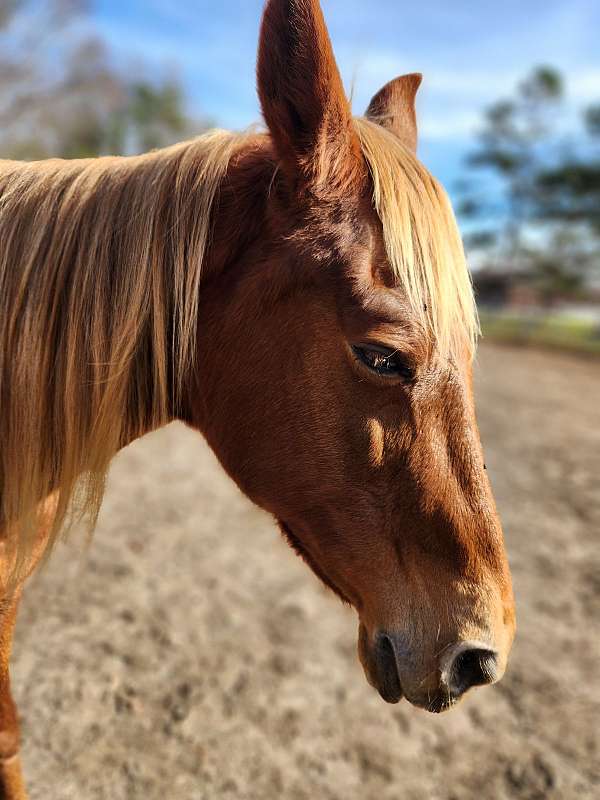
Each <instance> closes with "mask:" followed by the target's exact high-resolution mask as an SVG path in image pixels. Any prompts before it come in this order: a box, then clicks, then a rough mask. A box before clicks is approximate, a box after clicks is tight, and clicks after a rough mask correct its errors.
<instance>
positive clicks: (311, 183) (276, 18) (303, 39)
mask: <svg viewBox="0 0 600 800" xmlns="http://www.w3.org/2000/svg"><path fill="white" fill-rule="evenodd" d="M257 78H258V94H259V97H260V102H261V106H262V111H263V115H264V118H265V121H266V123H267V125H268V127H269V132H270V133H271V136H272V138H273V142H274V144H275V147H276V149H277V152H278V155H279V157H280V158H281V161H282V166H283V169H284V171H285V173H286V174H287V177H288V179H289V180H290V182H291V183H292V184H293V185H294V186H296V187H298V188H302V187H304V188H309V189H310V190H311V191H327V192H331V191H336V190H337V191H338V192H341V191H343V190H344V189H347V188H348V186H349V184H350V183H351V182H352V181H353V179H354V178H355V177H357V176H358V174H359V173H360V171H361V168H363V167H364V162H363V160H362V158H361V154H360V143H359V141H358V136H357V134H356V132H355V130H354V126H353V122H352V112H351V109H350V103H349V102H348V98H347V97H346V93H345V91H344V87H343V84H342V79H341V77H340V73H339V70H338V67H337V64H336V61H335V57H334V55H333V49H332V47H331V41H330V39H329V34H328V32H327V28H326V25H325V20H324V18H323V12H322V11H321V6H320V3H319V0H268V2H267V4H266V7H265V12H264V15H263V20H262V26H261V31H260V42H259V48H258V64H257Z"/></svg>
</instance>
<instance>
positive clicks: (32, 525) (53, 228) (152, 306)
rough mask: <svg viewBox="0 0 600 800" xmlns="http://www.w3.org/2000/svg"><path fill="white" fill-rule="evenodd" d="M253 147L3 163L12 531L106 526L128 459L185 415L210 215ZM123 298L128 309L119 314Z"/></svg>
mask: <svg viewBox="0 0 600 800" xmlns="http://www.w3.org/2000/svg"><path fill="white" fill-rule="evenodd" d="M247 138H248V137H247V136H245V135H240V134H231V133H227V132H224V131H215V132H212V133H209V134H207V135H205V136H202V137H200V138H199V139H196V140H194V141H192V142H186V143H183V144H180V145H176V146H174V147H171V148H168V149H166V150H162V151H158V152H155V153H150V154H147V155H144V156H139V157H133V158H100V159H90V160H85V161H62V160H50V161H44V162H37V163H30V164H23V163H17V162H10V161H8V162H7V161H4V162H2V161H0V297H1V298H2V309H1V313H0V408H1V413H0V534H1V532H2V529H3V528H6V527H7V526H8V527H9V529H10V527H11V525H14V524H16V523H17V521H18V527H19V530H18V535H17V536H15V537H11V538H14V539H15V540H16V542H15V548H16V556H15V558H16V573H17V574H19V573H20V572H22V571H23V570H24V569H26V564H25V559H26V557H27V555H28V554H29V552H30V551H31V550H32V548H33V547H34V546H35V538H36V535H37V528H38V523H39V518H38V510H37V509H38V506H39V504H40V501H42V500H43V499H44V498H46V497H47V496H48V495H50V494H51V493H52V492H56V491H57V490H59V491H58V492H57V508H56V514H55V517H54V522H53V524H52V532H51V535H50V537H49V545H48V548H47V551H48V552H49V551H50V549H51V546H52V543H53V541H54V540H55V538H56V535H57V533H58V532H59V530H61V529H64V528H67V527H69V526H70V525H71V524H72V523H73V522H75V521H78V520H80V519H81V518H82V517H83V516H85V517H86V518H87V521H88V522H89V525H90V527H92V526H93V524H94V522H95V519H96V517H97V513H98V510H99V506H100V502H101V499H102V494H103V490H104V482H105V475H106V471H107V469H108V464H109V462H110V460H111V459H112V457H113V456H114V454H115V453H116V452H117V450H118V449H119V448H120V447H122V446H123V445H124V444H127V443H128V442H130V441H131V440H133V439H134V438H136V437H137V436H139V435H141V434H142V433H144V432H146V431H148V430H150V429H152V428H155V427H157V426H159V425H161V424H164V423H165V422H167V421H168V420H169V419H171V418H172V416H173V414H174V412H176V410H177V406H178V402H179V390H180V389H181V387H182V380H183V376H184V375H185V374H186V373H187V372H188V368H189V366H190V364H191V361H192V359H193V358H194V354H195V336H196V329H197V313H198V287H199V283H200V276H201V270H202V265H203V262H204V260H205V255H206V252H207V247H208V245H209V225H210V218H211V209H212V207H213V203H214V200H215V197H216V195H217V192H218V189H219V185H220V183H221V180H222V178H223V176H224V174H225V172H226V170H227V166H228V164H229V162H230V159H231V157H232V155H233V154H234V153H235V152H236V151H237V150H238V148H240V147H242V146H243V144H244V142H245V141H246V139H247ZM117 300H118V302H117Z"/></svg>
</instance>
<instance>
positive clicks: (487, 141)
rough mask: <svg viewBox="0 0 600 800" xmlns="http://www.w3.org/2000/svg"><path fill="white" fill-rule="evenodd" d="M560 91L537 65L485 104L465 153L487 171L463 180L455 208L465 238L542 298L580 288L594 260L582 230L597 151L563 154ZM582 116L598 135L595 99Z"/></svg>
mask: <svg viewBox="0 0 600 800" xmlns="http://www.w3.org/2000/svg"><path fill="white" fill-rule="evenodd" d="M563 96H564V90H563V81H562V77H561V75H560V74H559V73H558V72H557V71H556V70H554V69H553V68H551V67H538V68H537V69H535V70H533V72H532V73H531V74H530V75H529V76H528V77H527V78H526V80H524V81H523V82H522V83H521V84H519V86H518V87H517V89H516V91H515V95H514V97H512V98H509V99H503V100H500V101H498V102H496V103H494V104H493V105H492V106H490V107H489V108H488V109H487V111H486V112H485V117H484V125H483V128H482V130H481V132H480V133H479V136H478V142H477V147H476V148H475V150H474V151H473V152H472V153H471V154H470V155H469V156H468V159H467V164H468V166H469V167H470V168H471V169H475V170H482V169H485V170H486V171H487V181H486V182H484V183H483V186H482V185H481V184H480V185H479V186H478V185H477V183H474V182H473V180H471V181H464V182H463V191H462V195H463V201H462V204H461V207H460V208H459V213H461V214H462V216H463V217H465V218H466V219H468V220H470V221H471V224H472V225H473V230H472V232H471V234H470V235H469V236H468V237H467V238H466V244H467V246H468V247H469V246H470V247H472V248H477V249H478V250H479V252H480V253H483V254H484V258H485V259H486V260H487V261H488V263H489V261H490V260H491V259H493V260H495V262H496V264H499V265H500V266H501V268H503V269H506V270H512V271H515V272H518V273H520V274H526V275H528V276H529V278H530V280H531V281H532V282H533V283H534V284H535V285H536V286H537V287H538V289H539V291H540V294H541V296H542V297H543V298H544V299H545V300H546V301H547V302H552V300H553V297H554V296H556V295H561V296H562V295H564V294H568V293H571V294H572V293H575V292H577V291H579V290H580V289H581V287H582V286H583V285H584V283H585V281H586V278H587V276H588V275H589V274H590V271H591V270H592V269H593V265H594V263H595V262H596V260H597V253H596V247H595V244H594V241H593V237H592V236H591V235H590V232H591V230H592V228H595V230H596V231H597V232H598V233H600V203H599V201H600V159H598V158H596V159H592V160H590V158H589V152H586V154H585V158H584V157H583V156H582V157H580V158H578V159H573V158H572V157H569V156H567V155H565V153H567V152H569V151H572V148H570V149H569V150H567V149H565V147H564V142H562V141H561V138H560V136H559V134H558V133H557V132H556V126H555V123H556V121H557V113H558V111H559V110H560V109H561V104H562V100H563ZM585 119H586V124H587V129H588V132H589V135H590V136H591V137H592V138H593V137H596V138H597V140H599V141H600V106H594V107H592V108H590V109H588V110H587V112H586V114H585ZM495 187H497V188H498V189H499V192H496V193H494V191H493V189H494V188H495ZM486 191H487V192H489V194H490V196H492V197H493V198H494V199H495V202H494V201H490V199H489V198H488V197H487V196H486V194H485V193H486ZM478 223H479V227H478Z"/></svg>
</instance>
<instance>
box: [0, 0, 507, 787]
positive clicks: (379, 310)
mask: <svg viewBox="0 0 600 800" xmlns="http://www.w3.org/2000/svg"><path fill="white" fill-rule="evenodd" d="M420 82H421V76H420V75H418V74H410V75H403V76H401V77H398V78H395V79H394V80H392V81H391V82H390V83H388V84H386V85H385V86H384V87H383V88H382V89H381V90H380V91H379V92H378V93H377V94H376V95H375V96H374V98H373V99H372V101H371V103H370V104H369V107H368V109H367V111H366V113H365V115H364V116H362V117H354V116H353V114H352V111H351V108H350V103H349V101H348V99H347V96H346V94H345V91H344V88H343V84H342V80H341V78H340V73H339V70H338V67H337V65H336V61H335V58H334V54H333V50H332V45H331V41H330V38H329V35H328V32H327V28H326V25H325V21H324V17H323V13H322V10H321V7H320V4H319V2H318V0H268V2H267V3H266V6H265V9H264V12H263V19H262V27H261V32H260V41H259V49H258V66H257V85H258V94H259V98H260V103H261V108H262V113H263V116H264V120H265V123H266V126H265V128H266V129H265V130H263V131H253V132H246V133H230V132H226V131H213V132H210V133H208V134H205V135H203V136H201V137H199V138H197V139H194V140H191V141H187V142H184V143H181V144H178V145H175V146H173V147H170V148H167V149H163V150H159V151H155V152H151V153H148V154H145V155H141V156H133V157H123V158H120V157H119V158H117V157H102V158H98V159H89V160H74V161H62V160H48V161H43V162H38V163H17V162H11V161H8V162H6V161H5V162H0V287H1V292H0V297H1V298H2V301H1V302H2V314H1V316H0V404H1V409H2V411H1V413H0V503H1V505H0V529H1V530H2V537H1V540H0V541H1V542H2V551H1V555H2V561H1V563H2V569H1V570H0V576H1V581H2V595H3V600H2V603H1V606H0V610H1V613H0V629H1V635H0V774H1V782H2V789H3V791H4V796H5V797H7V798H9V799H10V800H18V799H19V800H22V798H24V797H25V790H24V788H23V783H22V778H21V771H20V764H19V730H18V722H17V713H16V710H15V707H14V703H13V701H12V699H11V695H10V682H9V668H8V661H9V654H10V642H11V636H12V630H13V626H14V623H15V617H16V611H17V604H18V599H19V596H20V594H21V590H22V587H23V584H24V582H25V579H26V577H27V576H28V575H29V574H30V573H31V572H32V571H33V570H34V568H35V567H36V565H37V564H38V562H40V561H41V560H43V559H44V558H46V557H47V556H48V554H49V553H50V551H51V549H52V545H53V543H54V542H55V541H56V539H57V537H58V536H59V534H61V532H62V533H64V532H65V531H68V530H70V529H71V528H72V527H73V526H74V525H76V524H77V525H80V523H85V524H87V525H88V526H90V527H93V524H94V521H95V518H96V515H97V512H98V508H99V505H100V502H101V498H102V492H103V488H104V479H105V475H106V471H107V469H108V465H109V462H110V460H111V458H112V457H113V456H114V455H115V453H117V452H118V451H119V450H120V449H121V448H124V447H126V446H127V445H128V444H129V443H131V442H132V441H134V440H135V439H137V438H139V437H141V436H143V435H144V434H145V433H147V432H148V431H151V430H153V429H155V428H157V427H159V426H162V425H165V424H167V423H169V422H171V421H172V420H182V421H183V422H184V423H186V424H187V425H189V426H190V427H192V428H194V429H196V430H198V431H200V432H201V433H202V434H203V435H204V437H205V438H206V440H207V442H208V443H209V445H210V446H211V448H212V449H213V450H214V452H215V453H216V455H217V457H218V459H219V461H220V462H221V464H222V466H223V467H224V469H225V470H226V471H227V472H228V473H229V475H230V476H231V477H232V478H233V479H234V480H235V482H236V483H237V485H238V486H239V487H240V488H241V490H242V491H243V492H244V493H245V494H246V495H247V496H248V497H249V498H251V500H253V501H254V502H255V503H256V504H258V505H259V506H260V507H262V508H263V509H266V510H267V511H268V512H270V513H271V514H272V515H273V517H274V518H275V519H276V520H277V521H278V523H279V526H280V528H281V531H282V533H283V535H284V536H285V538H286V539H287V540H288V541H289V543H290V545H291V546H292V548H293V549H294V550H295V551H296V552H297V553H298V554H299V555H300V556H301V557H302V558H303V559H304V561H305V562H306V563H307V565H308V566H309V567H310V569H312V570H313V572H314V573H316V575H317V576H318V577H319V578H320V579H321V580H322V581H323V582H324V583H325V584H326V585H327V586H328V587H329V588H330V589H331V590H332V591H333V592H334V593H335V594H336V595H337V596H338V597H339V598H340V599H341V600H342V601H343V602H345V603H347V604H349V605H350V606H352V607H353V608H354V609H355V610H356V612H357V616H358V622H359V628H358V655H359V659H360V661H361V663H362V666H363V668H364V672H365V675H366V678H367V680H368V682H369V683H371V684H372V686H374V687H375V689H377V691H378V692H379V693H380V695H381V696H382V698H383V699H384V700H386V701H387V702H390V703H396V702H398V701H399V700H400V699H401V698H402V697H405V698H406V699H407V700H408V701H409V702H410V703H412V704H413V705H415V706H418V707H421V708H424V709H427V710H429V711H432V712H439V711H443V710H445V709H448V708H450V707H451V706H453V705H454V704H455V703H456V702H457V701H458V700H459V699H460V698H461V697H462V696H463V695H464V694H465V693H466V692H467V691H468V690H469V689H470V688H471V687H473V686H478V685H484V684H491V683H494V682H495V681H497V680H499V679H500V678H501V677H502V675H503V673H504V671H505V669H506V664H507V659H508V653H509V650H510V647H511V643H512V640H513V636H514V630H515V613H514V600H513V594H512V588H511V577H510V571H509V567H508V562H507V557H506V552H505V548H504V543H503V535H502V529H501V525H500V522H499V519H498V515H497V511H496V508H495V504H494V499H493V495H492V491H491V488H490V484H489V481H488V478H487V474H486V471H485V465H484V461H483V455H482V447H481V442H480V437H479V433H478V429H477V423H476V418H475V410H474V402H473V391H472V377H471V376H472V362H473V357H474V351H475V346H476V339H477V335H478V323H477V314H476V308H475V304H474V297H473V290H472V285H471V280H470V275H469V271H468V268H467V265H466V260H465V255H464V252H463V247H462V243H461V238H460V235H459V232H458V229H457V225H456V222H455V219H454V216H453V212H452V208H451V206H450V203H449V200H448V198H447V195H446V193H445V192H444V190H443V188H442V187H441V185H440V184H439V183H438V182H437V181H436V180H435V179H434V178H433V177H432V176H431V175H430V173H429V172H428V171H427V170H426V168H425V167H424V166H423V165H422V164H421V162H420V161H419V160H418V159H417V157H416V145H417V124H416V114H415V96H416V93H417V89H418V88H419V85H420Z"/></svg>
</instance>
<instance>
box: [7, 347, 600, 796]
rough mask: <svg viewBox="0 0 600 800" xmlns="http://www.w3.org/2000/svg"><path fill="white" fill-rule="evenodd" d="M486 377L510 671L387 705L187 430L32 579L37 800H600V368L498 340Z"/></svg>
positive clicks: (343, 636) (28, 716) (302, 581)
mask: <svg viewBox="0 0 600 800" xmlns="http://www.w3.org/2000/svg"><path fill="white" fill-rule="evenodd" d="M477 384H478V385H477V395H478V408H479V417H480V424H481V430H482V436H483V441H484V446H485V450H486V459H487V464H488V469H489V471H490V475H491V478H492V482H493V484H494V487H495V491H496V496H497V500H498V504H499V507H500V511H501V514H502V517H503V521H504V526H505V532H506V539H507V545H508V550H509V554H510V560H511V564H512V568H513V575H514V581H515V589H516V596H517V604H518V620H519V630H518V636H517V640H516V643H515V647H514V650H513V655H512V660H511V663H510V667H509V672H508V674H507V676H506V678H505V679H504V681H503V682H502V683H501V684H499V685H498V686H496V687H493V688H486V689H482V690H477V691H475V692H473V693H471V694H470V695H469V697H468V698H467V699H466V700H465V701H464V702H463V703H462V704H461V705H460V706H459V707H458V708H457V709H456V710H454V711H452V712H450V713H448V714H445V715H442V716H437V717H436V716H433V715H429V714H427V713H425V712H423V711H419V710H417V709H415V708H412V707H411V706H409V705H407V704H406V703H405V702H403V703H400V704H399V705H398V706H393V707H392V706H388V705H385V704H384V703H383V701H382V700H380V699H379V697H378V696H377V695H376V694H375V692H374V691H373V690H372V689H371V688H370V687H369V686H368V685H367V683H366V682H365V679H364V677H363V675H362V671H361V668H360V666H359V664H358V661H357V658H356V628H357V624H356V619H355V617H354V615H353V613H352V612H351V611H349V610H347V609H345V608H343V607H342V606H341V605H340V604H339V603H338V601H337V600H336V599H335V598H334V597H333V596H331V595H330V594H329V593H328V592H327V591H326V590H324V589H322V588H321V586H320V584H319V583H318V582H317V580H316V579H315V578H313V577H312V575H311V574H310V573H309V571H308V570H307V568H306V567H305V566H304V565H303V564H302V563H301V562H300V560H299V559H297V558H296V557H295V556H294V555H293V554H292V552H291V551H289V550H288V548H287V547H286V546H285V545H284V543H283V542H282V541H281V540H280V537H279V534H278V533H277V531H276V529H275V526H274V524H273V523H272V522H271V520H270V519H269V518H268V517H267V516H266V515H265V514H263V513H262V512H260V511H257V510H256V509H254V508H253V507H252V506H251V505H250V504H249V503H248V502H247V501H246V500H245V499H244V498H243V497H241V495H240V494H239V492H238V491H237V489H236V488H235V487H234V486H233V485H232V483H231V482H230V481H229V479H228V478H227V477H226V476H225V475H224V474H223V472H222V471H221V469H220V468H219V467H218V465H217V463H216V461H215V458H214V457H213V456H212V454H211V453H210V452H209V451H208V449H207V447H206V445H205V444H204V443H203V441H202V439H201V438H200V436H198V435H195V434H193V433H191V432H190V431H188V430H186V429H185V428H184V427H183V426H180V425H173V426H170V427H169V428H167V429H165V430H162V431H159V432H157V433H155V434H152V435H151V436H148V437H147V438H145V439H144V440H143V441H141V442H138V443H136V444H135V445H133V446H132V447H130V448H128V449H127V450H126V451H124V452H123V453H122V454H120V455H119V457H118V458H117V459H116V461H115V464H114V469H113V470H112V472H111V476H110V482H109V490H108V493H107V497H106V500H105V504H104V507H103V512H102V515H101V519H100V524H99V527H98V530H97V533H96V536H95V539H94V541H93V545H92V546H91V548H90V549H89V550H88V551H87V552H86V553H85V555H83V556H81V554H80V552H79V550H78V548H77V547H75V546H74V545H71V546H61V547H60V548H59V549H58V550H57V551H56V553H55V555H54V557H53V560H52V562H51V563H50V565H49V566H48V567H47V568H46V569H45V571H44V572H43V573H42V574H41V575H39V576H37V578H36V579H35V580H34V581H33V582H32V583H31V585H30V586H29V590H28V592H26V595H25V599H24V602H23V606H22V610H21V615H20V622H19V626H18V629H17V637H16V646H15V653H14V667H13V675H14V677H13V681H14V687H15V695H16V698H17V701H18V703H19V707H20V711H21V714H22V717H23V737H24V750H23V757H24V765H25V771H26V775H27V779H28V783H29V787H30V791H31V798H32V800H54V799H55V798H56V800H63V798H77V800H88V799H89V800H100V798H102V800H105V799H106V800H109V798H110V800H120V798H127V800H141V799H142V798H143V800H167V799H168V800H172V799H173V800H204V799H206V800H214V799H215V798H224V799H228V798H243V799H244V800H246V799H247V800H274V798H285V800H288V798H289V800H301V799H304V798H306V799H307V800H308V799H309V798H310V800H313V798H314V799H315V800H350V799H352V798H358V799H359V800H392V798H393V799H394V800H467V799H469V800H470V799H471V798H474V799H475V798H476V799H477V800H479V799H480V798H481V799H482V800H487V799H488V798H490V799H493V800H496V798H498V800H500V799H501V798H502V799H503V798H518V799H519V800H521V799H522V800H538V798H539V799H540V800H541V799H542V798H560V800H570V799H571V798H573V799H574V798H577V800H584V799H585V798H599V797H600V760H599V759H600V757H599V754H598V739H599V723H598V720H599V719H600V702H599V698H600V674H599V672H600V669H599V665H600V635H599V630H598V618H599V617H598V615H599V612H600V602H599V601H600V551H599V549H598V533H599V531H600V488H599V483H600V478H599V476H600V364H598V363H597V362H596V363H592V362H586V361H579V360H575V359H572V358H569V357H566V356H557V355H552V354H547V353H539V352H533V351H522V350H514V349H509V348H500V347H494V346H492V345H485V346H482V347H481V349H480V356H479V369H478V381H477Z"/></svg>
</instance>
